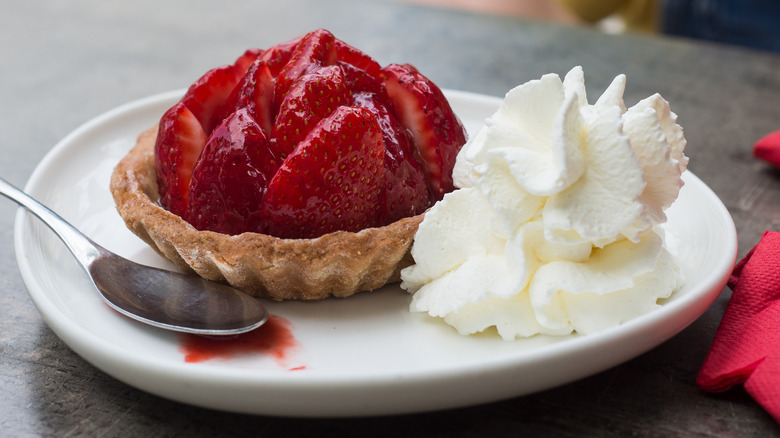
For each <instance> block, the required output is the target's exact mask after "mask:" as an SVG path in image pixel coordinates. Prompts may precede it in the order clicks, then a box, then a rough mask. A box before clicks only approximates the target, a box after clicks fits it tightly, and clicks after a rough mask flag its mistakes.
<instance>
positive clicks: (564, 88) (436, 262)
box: [401, 67, 688, 340]
mask: <svg viewBox="0 0 780 438" xmlns="http://www.w3.org/2000/svg"><path fill="white" fill-rule="evenodd" d="M625 84H626V78H625V76H624V75H620V76H617V77H616V78H615V79H614V81H613V82H612V83H611V85H610V86H609V87H608V88H607V90H606V91H605V92H604V93H603V94H602V95H601V97H599V99H598V100H597V101H596V102H595V103H594V104H592V105H590V104H588V102H587V97H586V93H585V81H584V75H583V71H582V68H580V67H575V68H574V69H572V70H571V71H570V72H569V73H568V74H567V75H566V76H565V78H564V80H563V81H561V79H560V77H559V76H558V75H555V74H548V75H545V76H543V77H542V78H541V79H538V80H533V81H530V82H527V83H525V84H523V85H520V86H518V87H516V88H514V89H512V90H511V91H509V92H508V93H507V95H506V97H505V99H504V101H503V102H502V103H501V105H500V107H499V108H498V110H497V111H496V113H495V114H493V115H492V116H491V117H490V118H488V119H487V120H486V122H485V125H484V126H483V127H482V129H481V130H480V131H479V132H478V133H477V135H475V136H474V137H473V138H471V139H470V140H469V142H468V143H467V144H466V145H465V146H464V147H463V148H462V150H461V151H460V153H459V155H458V158H457V161H456V164H455V169H454V171H453V179H454V181H455V185H456V187H458V188H459V189H458V190H456V191H454V192H452V193H449V194H447V195H445V197H444V199H443V200H442V201H440V202H438V203H437V204H436V205H434V207H433V208H432V209H431V210H430V211H429V212H428V213H427V214H426V216H425V219H424V220H423V222H422V223H421V224H420V227H419V230H418V232H417V234H416V236H415V240H414V244H413V247H412V256H413V257H414V260H415V263H416V264H415V265H412V266H410V267H408V268H406V269H404V270H403V271H402V272H401V279H402V283H401V287H402V288H404V289H406V290H407V291H409V292H410V293H413V294H414V295H413V297H412V301H411V305H410V309H411V310H412V311H414V312H427V313H428V314H430V315H431V316H434V317H440V318H443V319H444V321H445V322H447V323H448V324H450V325H452V326H454V327H455V328H456V329H457V330H458V332H460V333H462V334H472V333H476V332H480V331H483V330H485V329H486V328H488V327H491V326H495V327H496V329H497V331H498V333H499V335H500V336H501V337H502V338H504V339H507V340H509V339H514V338H516V337H524V336H533V335H535V334H539V333H541V334H551V335H563V334H569V333H571V332H573V331H576V332H579V333H583V334H585V333H593V332H597V331H600V330H603V329H605V328H608V327H611V326H614V325H617V324H620V323H622V322H624V321H627V320H629V319H631V318H634V317H636V316H638V315H641V314H643V313H646V312H649V311H651V310H653V309H655V308H657V307H659V304H658V300H659V299H663V298H668V297H669V296H670V295H671V294H672V293H673V292H674V291H675V290H676V289H678V288H679V287H680V286H681V284H682V277H681V274H680V271H679V268H678V266H677V264H676V261H675V258H674V257H673V256H672V255H671V254H670V252H669V251H668V250H667V249H666V248H665V245H664V234H663V230H662V229H661V228H660V227H658V225H659V224H662V223H663V222H665V221H666V215H665V213H664V211H665V209H666V208H668V207H669V206H670V205H671V204H672V203H673V202H674V200H675V199H676V198H677V195H678V193H679V190H680V188H681V187H682V185H683V182H682V179H681V174H682V172H683V171H684V170H685V168H686V166H687V163H688V158H687V157H686V156H685V155H684V153H683V151H684V149H685V145H686V140H685V137H684V135H683V130H682V128H681V127H680V126H679V125H678V124H677V123H676V120H677V116H676V115H675V114H674V113H673V112H672V111H671V110H670V108H669V103H668V102H666V101H665V100H664V99H663V98H662V97H661V96H660V95H658V94H655V95H653V96H650V97H648V98H647V99H644V100H642V101H640V102H639V103H637V104H636V105H634V106H633V107H631V108H628V109H627V108H626V106H625V104H624V102H623V91H624V89H625Z"/></svg>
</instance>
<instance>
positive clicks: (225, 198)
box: [111, 29, 466, 300]
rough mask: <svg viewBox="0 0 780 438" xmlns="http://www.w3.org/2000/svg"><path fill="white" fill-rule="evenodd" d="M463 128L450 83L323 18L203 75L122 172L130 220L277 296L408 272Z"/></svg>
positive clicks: (343, 292) (125, 214) (118, 182)
mask: <svg viewBox="0 0 780 438" xmlns="http://www.w3.org/2000/svg"><path fill="white" fill-rule="evenodd" d="M465 141H466V133H465V130H464V128H463V125H462V124H461V122H460V121H459V120H458V118H457V117H456V116H455V114H454V113H453V111H452V109H451V107H450V105H449V103H448V102H447V100H446V98H445V97H444V95H443V94H442V92H441V90H440V89H439V88H438V87H437V86H436V85H435V84H434V83H433V82H431V81H430V80H429V79H427V78H426V77H425V76H423V75H422V74H421V73H420V72H418V71H417V70H416V69H415V68H414V67H412V66H411V65H408V64H407V65H399V64H390V65H387V66H384V67H382V66H380V65H379V64H378V63H377V62H376V61H375V60H374V59H372V58H371V57H370V56H368V55H366V54H365V53H363V52H361V51H359V50H357V49H355V48H354V47H351V46H350V45H348V44H346V43H344V42H343V41H341V40H339V39H336V38H335V37H334V36H333V34H331V33H330V32H328V31H326V30H322V29H319V30H315V31H313V32H310V33H308V34H306V35H303V36H301V37H299V38H296V39H294V40H292V41H289V42H286V43H282V44H279V45H276V46H274V47H271V48H270V49H268V50H259V49H250V50H248V51H246V52H245V53H244V54H243V55H242V56H241V57H239V58H238V59H237V60H236V62H235V63H233V64H230V65H225V66H221V67H217V68H214V69H212V70H210V71H208V72H207V73H206V74H204V75H203V76H202V77H201V78H200V79H198V80H197V81H196V82H195V83H194V84H192V85H191V86H190V87H189V89H188V90H187V91H186V93H185V94H184V96H183V97H182V98H181V100H180V101H178V102H177V103H176V104H175V105H173V106H172V107H171V108H170V109H169V110H168V111H167V112H165V113H164V114H163V115H162V118H161V119H160V123H159V125H158V126H156V127H153V128H151V129H149V130H147V131H145V132H143V133H141V134H140V136H139V137H138V141H137V144H136V145H135V147H134V148H133V149H132V150H131V151H130V152H129V154H128V155H127V156H126V157H125V158H123V159H122V160H121V162H120V163H119V164H118V165H117V167H116V168H115V170H114V173H113V175H112V179H111V191H112V194H113V196H114V200H115V202H116V205H117V210H118V211H119V214H120V215H121V216H122V218H123V219H124V221H125V223H126V225H127V226H128V228H129V229H130V230H132V231H133V232H134V233H135V234H136V235H138V236H139V237H141V238H142V239H143V240H144V241H146V242H147V243H148V244H149V245H150V246H152V247H153V248H154V249H155V250H156V251H158V252H159V253H160V254H162V255H163V256H165V257H166V258H168V259H169V260H171V261H172V262H173V263H174V264H175V265H177V266H178V267H179V268H181V269H184V270H192V271H195V272H196V273H197V274H199V275H201V276H202V277H204V278H207V279H210V280H217V281H224V282H227V283H229V284H231V285H233V286H234V287H236V288H238V289H241V290H244V291H246V292H248V293H250V294H253V295H256V296H261V297H267V298H271V299H276V300H284V299H299V300H315V299H322V298H326V297H329V296H337V297H344V296H349V295H352V294H354V293H356V292H360V291H364V290H372V289H376V288H379V287H381V286H383V285H385V284H387V283H389V282H395V281H398V280H399V278H400V277H399V273H400V270H401V269H403V268H404V267H406V266H408V265H410V264H411V256H410V255H409V247H410V245H411V243H412V240H413V238H414V234H415V232H416V230H417V226H418V224H419V223H420V221H421V220H422V217H423V213H424V212H425V211H426V210H427V209H428V208H429V207H430V206H431V205H432V204H433V203H435V202H436V201H438V200H440V199H441V198H442V197H443V196H444V194H445V193H447V192H450V191H452V190H453V189H454V186H453V182H452V168H453V166H454V163H455V158H456V155H457V153H458V151H459V150H460V148H461V147H462V146H463V144H464V143H465Z"/></svg>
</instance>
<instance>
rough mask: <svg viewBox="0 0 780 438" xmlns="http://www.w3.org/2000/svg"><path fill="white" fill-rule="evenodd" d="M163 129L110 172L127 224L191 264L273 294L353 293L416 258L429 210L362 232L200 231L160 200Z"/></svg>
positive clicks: (393, 276) (396, 275)
mask: <svg viewBox="0 0 780 438" xmlns="http://www.w3.org/2000/svg"><path fill="white" fill-rule="evenodd" d="M156 137H157V129H156V128H151V129H149V130H147V131H144V132H143V133H141V135H140V136H139V137H138V141H137V143H136V145H135V147H134V148H133V149H132V150H131V151H130V152H129V153H128V154H127V155H126V156H125V157H124V158H123V159H122V160H121V161H120V162H119V164H117V166H116V167H115V168H114V172H113V174H112V175H111V193H112V195H113V196H114V202H115V203H116V208H117V211H118V212H119V215H120V216H122V218H123V219H124V221H125V224H126V225H127V227H128V228H129V229H130V230H131V231H132V232H133V233H135V234H136V235H137V236H138V237H140V238H141V239H143V240H144V241H145V242H146V243H147V244H149V245H150V246H151V247H152V248H154V249H155V251H157V252H158V253H160V254H161V255H163V256H164V257H166V258H167V259H168V260H170V261H171V262H173V263H174V264H175V265H176V266H177V267H179V268H180V269H183V270H186V271H194V272H196V273H197V274H198V275H200V276H201V277H203V278H207V279H209V280H215V281H222V282H227V283H229V284H230V285H232V286H233V287H235V288H237V289H239V290H242V291H244V292H246V293H249V294H251V295H254V296H260V297H266V298H271V299H274V300H291V299H295V300H319V299H323V298H327V297H329V296H334V297H347V296H350V295H353V294H355V293H357V292H361V291H367V290H373V289H377V288H380V287H382V286H383V285H385V284H387V283H392V282H396V281H399V279H400V272H401V269H403V268H405V267H406V266H409V265H411V264H412V258H411V254H410V251H409V250H410V247H411V244H412V241H413V239H414V234H415V232H416V231H417V227H418V225H419V224H420V222H421V221H422V219H423V215H417V216H413V217H409V218H405V219H401V220H399V221H396V222H393V223H392V224H389V225H387V226H384V227H378V228H368V229H365V230H362V231H360V232H357V233H350V232H344V231H339V232H336V233H331V234H326V235H324V236H322V237H319V238H317V239H279V238H276V237H273V236H268V235H263V234H257V233H244V234H240V235H237V236H230V235H227V234H220V233H215V232H211V231H198V230H197V229H195V228H194V227H193V226H191V225H190V224H189V223H187V222H186V221H184V220H183V219H182V218H180V217H179V216H177V215H174V214H172V213H170V212H168V211H167V210H165V209H163V208H162V207H161V206H160V205H159V204H157V202H156V200H157V199H158V198H159V194H158V191H157V175H156V172H155V170H154V143H155V139H156Z"/></svg>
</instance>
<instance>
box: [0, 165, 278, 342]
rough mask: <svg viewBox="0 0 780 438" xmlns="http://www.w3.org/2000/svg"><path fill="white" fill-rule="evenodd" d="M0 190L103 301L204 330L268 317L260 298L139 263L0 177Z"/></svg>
mask: <svg viewBox="0 0 780 438" xmlns="http://www.w3.org/2000/svg"><path fill="white" fill-rule="evenodd" d="M0 194H2V195H4V196H6V197H7V198H8V199H11V200H12V201H15V202H16V203H17V204H19V205H21V206H22V207H24V208H26V209H27V210H29V211H30V212H32V213H33V214H34V215H35V216H37V217H38V218H39V219H40V220H41V221H43V223H45V224H46V225H47V226H48V227H49V228H51V229H52V230H53V231H54V233H55V234H57V236H58V237H59V238H60V239H62V241H63V242H65V245H66V246H67V247H68V249H69V250H70V252H71V253H72V254H73V256H74V257H75V258H76V260H78V262H79V264H80V265H81V266H82V267H83V268H84V271H85V272H86V273H87V275H88V276H89V277H90V279H91V280H92V284H94V285H95V287H96V288H97V289H98V291H99V292H100V295H101V296H102V297H103V299H104V300H105V301H106V303H108V305H109V306H111V307H112V308H114V309H115V310H117V311H118V312H120V313H122V314H124V315H127V316H129V317H130V318H133V319H136V320H138V321H141V322H143V323H146V324H150V325H153V326H155V327H160V328H164V329H168V330H174V331H179V332H186V333H195V334H204V335H234V334H239V333H244V332H248V331H250V330H253V329H255V328H257V327H259V326H261V325H262V324H263V323H265V322H266V320H268V311H267V310H266V309H265V307H263V305H262V304H260V302H259V301H258V300H256V299H254V298H252V297H251V296H249V295H246V294H244V293H242V292H239V291H237V290H235V289H233V288H231V287H229V286H226V285H223V284H220V283H215V282H212V281H208V280H204V279H202V278H200V277H197V276H194V275H184V274H179V273H176V272H171V271H166V270H163V269H158V268H153V267H150V266H144V265H139V264H138V263H135V262H132V261H130V260H127V259H125V258H122V257H120V256H118V255H116V254H114V253H112V252H111V251H109V250H107V249H105V248H103V247H101V246H100V245H98V244H96V243H95V242H93V241H92V240H91V239H90V238H88V237H87V236H85V235H84V234H82V233H81V232H80V231H78V230H77V229H76V228H75V227H73V226H72V225H71V224H69V223H68V222H66V221H65V220H64V219H62V218H61V217H60V216H58V215H57V214H56V213H54V212H53V211H51V210H50V209H49V208H47V207H46V206H44V205H43V204H41V203H40V202H38V201H36V200H35V199H33V198H32V197H30V196H29V195H28V194H26V193H24V192H23V191H21V190H19V189H18V188H16V187H14V186H13V185H11V184H9V183H8V182H7V181H5V180H4V179H2V178H0Z"/></svg>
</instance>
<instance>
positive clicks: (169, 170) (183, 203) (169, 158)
mask: <svg viewBox="0 0 780 438" xmlns="http://www.w3.org/2000/svg"><path fill="white" fill-rule="evenodd" d="M205 144H206V133H205V132H204V131H203V128H202V127H201V124H200V122H199V121H198V119H197V118H196V117H195V115H194V114H193V113H192V111H190V110H189V108H187V107H186V106H185V105H184V104H183V103H181V102H180V103H177V104H176V105H174V106H172V107H171V108H170V109H169V110H168V111H166V112H165V114H164V115H163V116H162V118H161V119H160V127H159V130H158V133H157V140H156V143H155V146H154V165H155V170H156V171H157V185H158V191H159V193H160V204H162V206H163V207H165V208H167V209H168V211H170V212H171V213H174V214H177V215H179V216H182V217H183V216H184V213H186V211H187V200H188V198H189V190H190V179H191V177H192V169H193V167H195V163H196V162H197V160H198V157H199V156H200V153H201V151H202V150H203V147H204V146H205Z"/></svg>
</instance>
